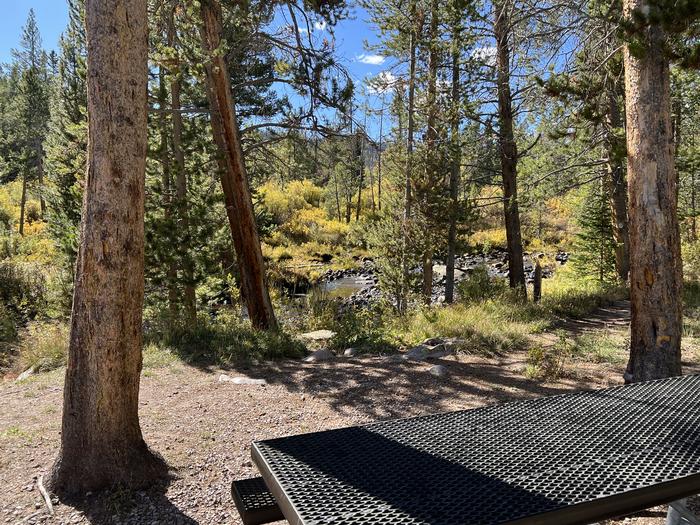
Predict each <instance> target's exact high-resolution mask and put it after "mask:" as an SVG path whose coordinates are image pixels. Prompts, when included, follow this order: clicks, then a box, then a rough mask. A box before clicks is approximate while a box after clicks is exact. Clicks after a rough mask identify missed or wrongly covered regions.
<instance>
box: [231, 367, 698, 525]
mask: <svg viewBox="0 0 700 525" xmlns="http://www.w3.org/2000/svg"><path fill="white" fill-rule="evenodd" d="M252 457H253V461H254V462H255V464H256V466H257V467H258V469H259V471H260V474H261V476H262V480H260V479H259V478H257V479H253V480H244V481H241V482H234V486H233V493H234V499H235V500H236V501H237V505H238V507H239V510H240V511H241V515H242V516H243V518H244V522H245V523H248V524H252V523H265V522H269V521H273V520H274V519H275V518H277V519H279V518H281V517H282V516H284V519H286V520H288V521H289V523H291V524H292V525H297V524H304V525H312V524H313V525H321V524H343V525H346V524H347V525H371V524H376V525H380V524H381V525H383V524H387V525H388V524H391V525H404V524H412V525H423V524H425V525H427V524H431V525H451V524H454V525H458V524H470V525H495V524H509V525H516V524H518V525H525V524H528V525H535V524H537V525H545V524H552V525H554V524H556V525H566V524H579V523H580V524H584V523H592V522H596V521H599V520H602V519H606V518H611V517H616V516H622V515H625V514H629V513H632V512H636V511H639V510H643V509H646V508H649V507H652V506H655V505H660V504H666V503H671V502H674V501H676V500H680V499H681V498H685V497H687V496H690V495H692V494H696V493H700V376H684V377H676V378H670V379H663V380H658V381H651V382H646V383H636V384H632V385H625V386H620V387H614V388H608V389H605V390H596V391H588V392H576V393H570V394H563V395H557V396H552V397H544V398H538V399H531V400H526V401H518V402H513V403H505V404H500V405H495V406H488V407H483V408H477V409H473V410H463V411H458V412H447V413H440V414H435V415H427V416H420V417H413V418H408V419H399V420H392V421H385V422H379V423H373V424H369V425H364V426H356V427H349V428H341V429H337V430H328V431H324V432H315V433H310V434H301V435H296V436H290V437H284V438H279V439H269V440H265V441H257V442H254V443H253V445H252ZM246 505H248V506H247V507H246ZM256 505H257V507H256ZM676 508H677V510H676V511H672V512H676V514H675V515H674V516H675V518H674V519H675V520H676V523H692V518H691V517H689V516H688V517H687V518H683V517H682V514H683V513H684V512H685V509H684V508H683V507H682V506H680V505H677V506H676ZM265 509H267V510H265ZM246 512H248V514H247V517H246ZM256 512H257V513H256ZM266 512H267V514H266ZM679 513H680V514H679ZM669 516H671V512H669ZM683 519H687V520H688V521H683ZM669 520H671V518H669ZM695 523H697V522H695Z"/></svg>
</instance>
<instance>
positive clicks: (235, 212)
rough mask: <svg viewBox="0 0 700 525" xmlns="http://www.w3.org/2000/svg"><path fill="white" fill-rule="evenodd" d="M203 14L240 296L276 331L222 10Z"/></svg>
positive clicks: (208, 8)
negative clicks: (224, 45)
mask: <svg viewBox="0 0 700 525" xmlns="http://www.w3.org/2000/svg"><path fill="white" fill-rule="evenodd" d="M201 13H202V21H203V26H202V44H203V46H204V51H205V53H206V54H207V56H208V61H207V63H206V64H205V68H206V73H207V84H208V86H207V87H208V89H207V95H208V97H209V104H210V106H211V125H212V131H213V134H214V141H215V143H216V144H217V146H218V148H219V162H220V167H221V185H222V187H223V190H224V199H225V203H226V213H227V215H228V220H229V224H230V226H231V237H232V238H233V245H234V248H235V249H236V257H237V261H238V266H239V271H240V274H241V288H242V292H243V297H244V299H245V302H246V305H247V307H248V315H249V316H250V320H251V322H252V323H253V326H254V327H256V328H259V329H264V330H267V329H270V330H276V329H277V320H276V318H275V313H274V310H273V308H272V301H271V300H270V294H269V292H268V289H267V285H266V283H265V265H264V262H263V257H262V250H261V248H260V238H259V237H258V229H257V225H256V223H255V214H254V212H253V201H252V198H251V194H250V187H249V184H248V175H247V173H246V168H245V163H244V160H243V150H242V148H241V143H240V137H239V131H238V122H237V120H236V112H235V107H234V101H233V95H232V93H231V79H230V78H229V75H228V68H227V67H226V62H225V60H224V57H223V55H222V53H221V7H220V5H219V2H218V0H202V1H201Z"/></svg>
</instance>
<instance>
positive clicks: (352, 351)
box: [343, 348, 360, 357]
mask: <svg viewBox="0 0 700 525" xmlns="http://www.w3.org/2000/svg"><path fill="white" fill-rule="evenodd" d="M359 352H360V351H359V349H358V348H347V349H346V350H345V352H343V355H344V356H345V357H355V356H356V355H357V354H358V353H359Z"/></svg>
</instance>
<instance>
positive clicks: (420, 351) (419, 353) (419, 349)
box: [403, 345, 430, 361]
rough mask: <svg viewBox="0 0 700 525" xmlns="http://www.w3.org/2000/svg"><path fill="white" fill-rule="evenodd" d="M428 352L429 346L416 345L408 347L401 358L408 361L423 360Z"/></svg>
mask: <svg viewBox="0 0 700 525" xmlns="http://www.w3.org/2000/svg"><path fill="white" fill-rule="evenodd" d="M429 354H430V347H429V346H426V345H418V346H414V347H413V348H411V349H409V350H408V352H406V353H405V354H404V355H403V358H404V359H406V360H410V361H425V360H426V359H427V357H428V355H429Z"/></svg>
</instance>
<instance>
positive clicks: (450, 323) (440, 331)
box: [390, 300, 538, 355]
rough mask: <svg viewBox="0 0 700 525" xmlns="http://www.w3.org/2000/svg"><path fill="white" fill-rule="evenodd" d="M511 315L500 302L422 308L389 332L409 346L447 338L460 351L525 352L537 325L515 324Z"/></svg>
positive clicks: (534, 323)
mask: <svg viewBox="0 0 700 525" xmlns="http://www.w3.org/2000/svg"><path fill="white" fill-rule="evenodd" d="M512 312H513V305H512V304H508V303H506V302H505V301H499V300H487V301H484V302H481V303H475V304H471V305H464V304H456V305H454V306H452V307H449V308H438V307H435V308H423V309H421V310H419V311H417V312H415V313H413V314H411V315H409V316H408V317H406V318H404V319H401V318H397V319H396V320H395V322H394V324H393V326H391V327H390V330H391V333H392V334H393V336H394V337H395V338H396V340H397V341H398V342H400V343H402V344H404V345H408V346H410V345H415V344H418V343H420V342H421V341H423V340H425V339H428V338H430V337H449V338H455V339H457V340H459V343H458V347H459V348H460V349H461V350H463V351H466V352H469V353H479V354H486V355H493V354H500V353H504V352H508V351H513V350H521V349H524V348H525V347H526V345H527V335H528V334H529V333H531V332H533V331H535V330H537V329H538V322H537V321H530V322H528V321H519V320H515V319H513V318H512V315H511V314H512Z"/></svg>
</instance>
